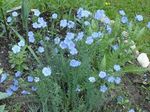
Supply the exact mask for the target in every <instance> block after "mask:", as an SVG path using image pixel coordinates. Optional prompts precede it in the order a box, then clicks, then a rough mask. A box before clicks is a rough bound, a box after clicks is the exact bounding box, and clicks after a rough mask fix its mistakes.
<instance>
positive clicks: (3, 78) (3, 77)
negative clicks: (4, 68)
mask: <svg viewBox="0 0 150 112" xmlns="http://www.w3.org/2000/svg"><path fill="white" fill-rule="evenodd" d="M0 76H1V78H0V83H3V82H4V81H5V80H6V79H7V76H8V74H7V73H3V74H1V75H0Z"/></svg>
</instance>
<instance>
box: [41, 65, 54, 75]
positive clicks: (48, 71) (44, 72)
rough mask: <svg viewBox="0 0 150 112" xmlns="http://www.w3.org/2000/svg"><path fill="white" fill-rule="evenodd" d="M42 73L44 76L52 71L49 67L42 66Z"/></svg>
mask: <svg viewBox="0 0 150 112" xmlns="http://www.w3.org/2000/svg"><path fill="white" fill-rule="evenodd" d="M42 73H43V74H44V76H50V75H51V73H52V71H51V68H50V67H44V68H43V69H42Z"/></svg>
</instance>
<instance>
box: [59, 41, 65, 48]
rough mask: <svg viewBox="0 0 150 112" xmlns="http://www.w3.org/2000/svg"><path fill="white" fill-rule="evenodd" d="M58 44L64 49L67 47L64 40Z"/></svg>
mask: <svg viewBox="0 0 150 112" xmlns="http://www.w3.org/2000/svg"><path fill="white" fill-rule="evenodd" d="M59 46H60V48H61V49H66V48H67V44H65V42H64V41H61V42H60V44H59Z"/></svg>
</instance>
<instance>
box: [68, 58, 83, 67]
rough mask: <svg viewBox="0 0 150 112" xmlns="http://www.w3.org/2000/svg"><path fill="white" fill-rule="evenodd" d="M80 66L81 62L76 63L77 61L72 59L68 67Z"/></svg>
mask: <svg viewBox="0 0 150 112" xmlns="http://www.w3.org/2000/svg"><path fill="white" fill-rule="evenodd" d="M80 65H81V62H80V61H78V60H75V59H72V60H71V61H70V66H71V67H78V66H80Z"/></svg>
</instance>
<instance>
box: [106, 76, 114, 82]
mask: <svg viewBox="0 0 150 112" xmlns="http://www.w3.org/2000/svg"><path fill="white" fill-rule="evenodd" d="M107 81H108V82H110V83H113V82H114V81H115V78H114V77H113V76H110V77H108V78H107Z"/></svg>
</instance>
